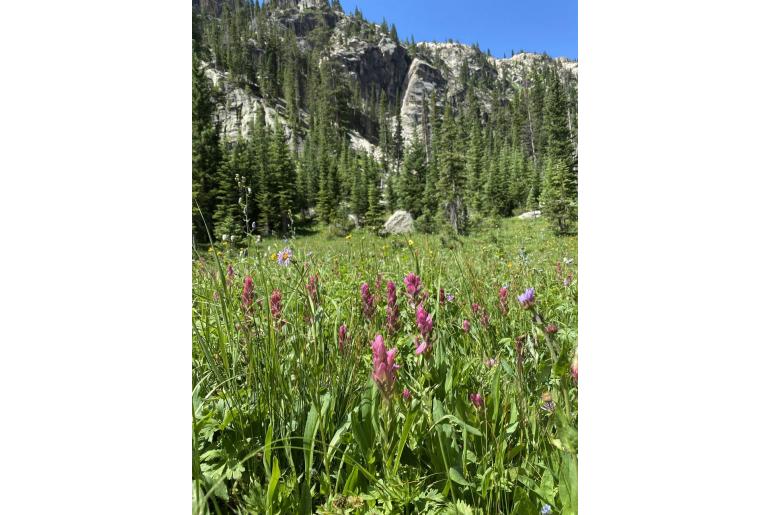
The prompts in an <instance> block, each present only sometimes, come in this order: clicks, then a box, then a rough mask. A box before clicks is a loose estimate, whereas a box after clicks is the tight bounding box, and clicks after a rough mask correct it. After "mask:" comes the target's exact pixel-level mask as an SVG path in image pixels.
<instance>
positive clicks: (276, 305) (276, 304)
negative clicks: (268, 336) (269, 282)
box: [270, 290, 282, 324]
mask: <svg viewBox="0 0 770 515" xmlns="http://www.w3.org/2000/svg"><path fill="white" fill-rule="evenodd" d="M281 309H282V308H281V290H273V293H272V294H271V295H270V313H271V314H272V315H273V319H274V320H275V321H276V323H277V324H278V323H280V320H281Z"/></svg>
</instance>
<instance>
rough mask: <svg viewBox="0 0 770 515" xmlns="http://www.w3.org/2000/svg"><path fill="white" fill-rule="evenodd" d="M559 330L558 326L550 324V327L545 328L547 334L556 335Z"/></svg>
mask: <svg viewBox="0 0 770 515" xmlns="http://www.w3.org/2000/svg"><path fill="white" fill-rule="evenodd" d="M558 330H559V328H558V327H556V324H548V325H547V326H546V327H545V332H546V333H547V334H556V333H557V331H558Z"/></svg>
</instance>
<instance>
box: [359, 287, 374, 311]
mask: <svg viewBox="0 0 770 515" xmlns="http://www.w3.org/2000/svg"><path fill="white" fill-rule="evenodd" d="M361 307H362V309H363V311H364V316H366V318H368V319H370V320H371V318H372V316H373V315H374V308H375V306H374V297H373V296H372V294H371V293H369V285H368V284H367V283H364V284H362V285H361Z"/></svg>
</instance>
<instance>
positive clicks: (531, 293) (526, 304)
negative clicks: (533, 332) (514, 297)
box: [518, 288, 535, 309]
mask: <svg viewBox="0 0 770 515" xmlns="http://www.w3.org/2000/svg"><path fill="white" fill-rule="evenodd" d="M518 299H519V304H521V307H523V308H524V309H530V308H531V307H532V306H534V305H535V289H534V288H527V289H526V291H525V292H524V293H522V294H521V295H519V296H518Z"/></svg>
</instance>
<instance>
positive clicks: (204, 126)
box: [192, 56, 222, 242]
mask: <svg viewBox="0 0 770 515" xmlns="http://www.w3.org/2000/svg"><path fill="white" fill-rule="evenodd" d="M212 96H213V91H212V88H211V85H210V82H209V80H208V79H207V78H206V75H205V74H204V72H203V69H202V68H201V66H200V63H199V61H198V60H197V58H196V57H195V56H193V67H192V221H193V234H194V237H195V239H196V241H200V242H205V241H206V240H207V234H206V227H207V226H208V228H209V230H210V231H213V226H212V223H213V214H214V209H215V206H216V198H215V185H216V176H217V171H218V170H219V166H220V163H221V160H222V152H221V149H220V145H219V126H218V125H217V124H216V123H214V121H213V120H212V117H213V114H214V108H215V105H214V102H213V101H212ZM199 209H200V211H199ZM201 214H202V216H201Z"/></svg>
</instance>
